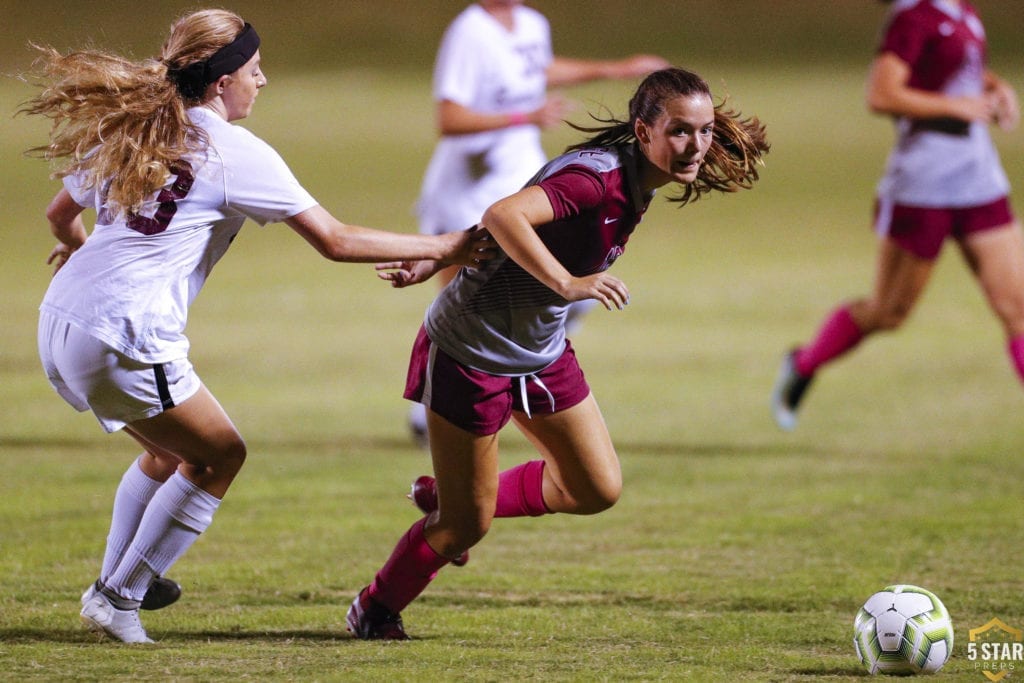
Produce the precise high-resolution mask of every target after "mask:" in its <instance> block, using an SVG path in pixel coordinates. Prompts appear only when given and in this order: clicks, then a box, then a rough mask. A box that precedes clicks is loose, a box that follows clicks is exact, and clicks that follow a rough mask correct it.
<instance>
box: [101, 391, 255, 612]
mask: <svg viewBox="0 0 1024 683" xmlns="http://www.w3.org/2000/svg"><path fill="white" fill-rule="evenodd" d="M125 430H126V431H127V432H128V433H129V434H130V435H131V436H133V437H134V438H135V439H136V440H137V441H138V442H139V443H140V444H141V445H142V446H143V447H144V448H145V449H146V451H147V452H148V453H150V454H153V455H154V460H155V461H157V462H161V463H167V462H169V461H171V459H172V458H176V459H180V461H181V464H180V465H179V466H178V468H177V470H176V471H175V472H174V473H173V474H171V475H170V476H169V477H168V479H167V481H166V482H165V483H164V484H163V485H162V486H160V487H159V489H158V490H157V491H156V493H155V494H154V495H153V498H152V500H151V501H150V504H149V505H147V506H146V510H145V513H144V514H143V516H142V519H141V521H140V523H139V527H138V530H137V531H136V533H135V536H134V538H133V539H132V541H131V544H130V545H129V547H128V549H127V550H126V551H125V553H124V556H123V557H122V559H121V561H120V562H119V563H118V565H117V567H116V569H114V571H113V572H112V573H111V575H110V577H109V578H108V579H107V580H106V581H105V584H106V586H105V590H104V592H105V593H107V594H108V596H111V597H113V598H114V604H115V606H118V605H120V606H122V607H132V606H133V605H137V604H138V603H140V602H141V600H142V598H143V596H144V595H145V593H146V590H147V589H148V588H149V585H150V583H151V582H152V580H153V579H154V577H156V576H159V575H162V574H163V573H164V572H166V570H167V569H168V568H170V566H171V565H172V564H174V562H175V561H176V560H177V559H178V558H179V557H180V556H181V555H182V554H183V553H184V552H185V551H186V550H187V549H188V548H189V547H191V545H192V544H193V543H194V542H195V541H196V539H197V538H198V537H199V535H200V534H201V533H202V532H204V531H205V530H206V529H207V527H208V526H209V525H210V523H211V521H212V519H213V515H214V513H215V512H216V510H217V508H218V506H219V505H220V499H221V498H222V497H223V496H224V494H225V492H226V491H227V489H228V486H229V485H230V484H231V481H232V480H233V479H234V477H235V475H237V474H238V471H239V470H240V469H241V467H242V463H243V462H244V461H245V455H246V451H245V443H244V442H243V441H242V437H241V436H240V435H239V433H238V431H237V430H236V429H235V426H234V424H233V423H232V422H231V419H230V418H229V417H228V416H227V414H226V413H225V412H224V409H223V408H222V407H221V406H220V404H219V403H218V402H217V400H216V399H215V398H214V397H213V395H212V394H211V393H210V392H209V390H208V389H207V388H206V387H205V386H202V385H200V387H199V390H198V391H197V392H196V393H195V394H193V395H192V396H191V397H190V398H188V399H187V400H185V401H184V402H182V403H181V404H180V405H177V406H175V407H173V408H170V409H168V410H165V411H163V412H161V413H159V414H158V415H156V416H154V417H151V418H147V419H144V420H138V421H136V422H132V423H131V424H129V425H128V426H127V427H125Z"/></svg>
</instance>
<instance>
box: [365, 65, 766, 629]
mask: <svg viewBox="0 0 1024 683" xmlns="http://www.w3.org/2000/svg"><path fill="white" fill-rule="evenodd" d="M601 123H603V124H605V125H602V126H599V127H596V128H581V129H580V130H583V131H585V132H588V133H591V136H590V138H589V139H588V140H586V141H585V142H582V143H580V144H577V145H573V146H572V147H570V148H569V149H568V150H567V151H566V153H565V154H563V155H562V156H560V157H558V158H556V159H554V160H553V161H551V162H550V163H549V164H547V165H545V166H544V167H543V168H542V169H541V170H540V171H539V172H538V173H537V174H536V175H535V176H534V178H533V179H532V180H530V181H529V182H528V184H527V186H526V187H525V188H523V189H522V190H521V191H519V192H517V193H515V194H513V195H511V196H510V197H507V198H505V199H502V200H499V201H498V202H497V203H495V204H493V205H492V206H491V207H490V208H489V209H487V211H486V212H485V213H484V216H483V225H485V226H487V228H488V229H489V230H490V231H491V234H492V236H493V237H494V239H495V240H496V241H497V243H498V245H499V246H500V253H499V255H498V256H497V257H496V258H495V259H493V260H491V261H488V262H487V263H486V264H484V265H482V266H481V267H480V268H474V269H468V268H463V269H461V270H460V271H459V272H458V274H457V275H456V277H455V279H454V280H453V281H452V282H451V284H449V285H448V286H447V287H446V288H445V289H444V290H443V291H442V292H441V294H440V295H439V296H438V297H437V298H436V299H435V300H434V303H433V304H432V305H431V306H430V308H429V310H428V311H427V315H426V320H425V322H424V325H423V328H422V329H421V330H420V333H419V335H418V337H417V339H416V342H415V344H414V346H413V352H412V358H411V361H410V364H409V373H408V377H407V381H406V391H405V397H406V398H408V399H410V400H413V401H418V402H421V403H423V404H424V405H426V406H427V416H428V420H427V424H428V425H429V430H430V431H429V437H430V438H429V442H430V451H431V457H432V459H433V464H434V477H429V476H425V477H421V478H419V479H418V480H417V481H416V482H415V484H414V485H413V492H412V496H411V497H412V499H413V502H415V503H416V505H417V506H418V507H419V508H420V509H421V510H422V511H423V512H424V513H426V514H425V516H424V517H423V518H422V519H420V520H419V521H417V522H416V523H415V524H413V526H412V527H411V528H410V529H409V530H408V531H407V532H406V533H405V534H404V535H403V536H402V538H401V540H400V541H399V542H398V544H397V545H396V546H395V549H394V551H393V552H392V554H391V556H390V557H389V558H388V560H387V562H386V563H385V564H384V566H383V567H382V568H381V569H380V571H378V572H377V574H376V576H375V577H374V579H373V582H372V583H371V584H370V585H369V586H368V587H367V588H365V589H363V590H362V591H361V592H360V594H359V595H358V596H357V597H356V598H355V600H354V601H353V603H352V607H351V608H350V609H349V612H348V616H347V623H348V628H349V630H350V631H351V632H352V633H353V634H354V635H355V636H356V637H358V638H363V639H381V640H388V639H391V640H404V639H406V638H408V636H407V635H406V634H405V630H404V627H403V624H402V619H401V616H400V613H401V611H402V610H403V609H404V608H405V607H406V606H407V605H408V604H409V603H410V602H412V601H413V600H414V599H415V598H416V596H418V595H419V594H420V593H421V592H423V590H424V589H426V587H427V585H428V584H429V583H430V581H431V580H432V579H433V578H434V576H435V575H436V574H437V572H438V571H439V570H440V569H441V568H442V567H444V566H445V565H446V564H448V563H449V562H452V563H460V564H464V563H465V561H466V560H467V557H466V552H467V550H468V549H469V548H470V547H471V546H473V545H475V544H476V543H477V542H479V541H480V539H481V538H482V537H483V536H484V534H485V533H487V531H488V529H489V528H490V525H491V522H492V520H493V518H495V517H521V516H527V515H529V516H536V515H544V514H549V513H555V512H562V513H569V514H578V515H589V514H596V513H599V512H601V511H602V510H606V509H608V508H609V507H611V506H612V505H613V504H614V503H615V502H616V500H618V497H619V494H620V491H621V489H622V473H621V470H620V467H619V460H618V456H617V455H616V453H615V447H614V446H613V445H612V440H611V437H610V436H609V434H608V429H607V427H606V425H605V422H604V418H603V417H602V415H601V411H600V409H599V408H598V406H597V401H596V400H595V399H594V397H593V395H592V394H591V393H590V388H589V386H588V385H587V381H586V379H585V378H584V376H583V372H582V370H581V369H580V366H579V364H578V363H577V361H576V355H575V353H574V352H573V349H572V346H571V344H570V343H569V341H568V339H567V338H566V329H565V328H566V316H567V314H568V309H569V306H570V304H571V303H572V302H574V301H582V300H585V299H593V300H596V301H598V302H599V303H601V304H603V305H604V306H605V307H606V308H609V309H613V308H618V309H621V308H622V307H623V306H625V305H626V304H627V303H628V301H629V290H628V289H627V287H626V285H625V284H624V283H623V282H622V281H621V280H619V279H618V278H616V277H614V276H612V275H610V274H609V273H608V272H607V270H608V268H609V267H610V266H611V265H612V263H613V262H614V261H615V260H616V259H618V258H619V257H620V256H621V255H622V254H623V252H624V251H625V247H626V242H627V241H628V240H629V239H630V237H631V236H632V235H633V234H634V231H635V229H636V228H637V224H638V223H639V222H640V219H641V218H642V216H643V214H644V212H645V211H646V210H647V207H648V205H649V203H650V201H651V199H652V198H653V196H654V192H655V190H656V189H657V188H659V187H663V186H665V185H668V184H670V183H677V184H679V185H681V186H682V188H683V191H682V195H681V196H680V197H678V198H676V199H677V200H678V201H681V202H683V203H685V202H687V201H693V200H696V199H697V198H699V197H700V196H702V195H703V194H705V193H706V192H711V191H721V192H733V191H736V190H739V189H741V188H749V187H750V186H751V185H752V184H753V182H754V181H755V180H756V179H757V177H758V171H757V165H758V163H759V162H760V160H761V158H762V156H763V155H764V154H765V153H766V152H767V151H768V143H767V141H766V140H765V135H764V128H763V127H762V126H761V124H760V123H759V122H758V121H757V119H744V118H742V117H741V116H740V115H739V114H737V113H735V112H731V111H726V110H723V109H722V108H721V105H719V106H717V107H716V106H715V105H714V104H713V103H712V97H711V91H710V89H709V88H708V85H707V83H705V82H704V80H703V79H701V78H700V77H699V76H697V75H696V74H693V73H691V72H689V71H685V70H683V69H672V68H670V69H663V70H659V71H656V72H654V73H652V74H650V75H649V76H648V77H647V78H646V79H644V81H643V82H642V83H641V84H640V86H639V88H638V90H637V92H636V94H635V95H634V96H633V98H632V100H631V101H630V105H629V119H628V120H626V121H619V120H615V119H612V120H607V121H605V120H601ZM437 267H439V266H438V264H432V263H430V262H426V261H424V262H420V263H419V264H397V263H391V264H382V265H381V266H380V268H381V270H382V276H383V277H384V278H385V279H390V280H391V281H392V283H393V284H395V285H396V286H405V285H408V284H412V283H415V282H419V281H422V280H423V279H424V278H425V277H427V276H429V275H430V274H432V273H433V272H434V270H435V269H436V268H437ZM394 268H397V270H392V269H394ZM509 420H514V421H515V424H516V426H517V427H518V428H519V429H520V430H521V431H522V432H523V433H524V434H525V435H526V436H527V438H528V439H529V440H530V441H531V443H533V444H534V445H535V446H536V448H537V450H538V451H539V453H540V456H541V457H540V458H539V459H537V460H533V461H530V462H526V463H523V464H521V465H518V466H516V467H513V468H511V469H508V470H505V471H503V472H499V471H498V432H499V431H500V430H501V429H502V428H503V427H504V426H505V425H506V424H507V423H508V422H509ZM435 477H436V479H435Z"/></svg>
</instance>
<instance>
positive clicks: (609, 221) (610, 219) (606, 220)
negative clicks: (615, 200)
mask: <svg viewBox="0 0 1024 683" xmlns="http://www.w3.org/2000/svg"><path fill="white" fill-rule="evenodd" d="M617 220H619V219H618V218H605V219H604V224H605V225H608V224H609V223H614V222H615V221H617Z"/></svg>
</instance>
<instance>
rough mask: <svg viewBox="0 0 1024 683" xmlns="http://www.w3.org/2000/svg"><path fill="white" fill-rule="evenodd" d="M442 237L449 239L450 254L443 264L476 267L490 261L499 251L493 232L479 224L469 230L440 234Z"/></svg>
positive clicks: (443, 260)
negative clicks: (492, 236)
mask: <svg viewBox="0 0 1024 683" xmlns="http://www.w3.org/2000/svg"><path fill="white" fill-rule="evenodd" d="M440 239H444V240H448V242H449V243H450V244H449V249H448V256H447V257H446V258H444V259H442V261H441V265H442V266H449V265H456V266H469V267H470V268H476V267H478V266H479V265H480V264H481V263H483V262H484V261H489V260H491V259H492V258H494V257H495V255H496V254H497V253H498V245H497V243H496V242H495V241H494V239H492V238H491V234H490V233H489V232H487V230H485V229H484V228H481V227H480V226H479V225H476V226H473V227H472V228H469V229H468V230H460V231H459V232H452V233H447V234H445V235H440Z"/></svg>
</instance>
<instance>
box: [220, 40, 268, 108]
mask: <svg viewBox="0 0 1024 683" xmlns="http://www.w3.org/2000/svg"><path fill="white" fill-rule="evenodd" d="M266 84H267V77H266V76H264V75H263V72H262V71H261V70H260V51H259V50H256V54H254V55H253V56H252V59H250V60H249V61H248V62H246V63H245V64H243V65H242V66H241V67H240V68H239V69H238V71H236V72H234V73H233V74H230V75H229V76H228V77H227V79H225V87H224V91H223V92H222V93H221V99H222V100H223V101H224V107H225V109H226V110H227V115H228V121H237V120H238V119H244V118H245V117H246V116H248V115H249V113H250V112H251V111H252V106H253V104H255V103H256V93H257V92H258V91H259V89H260V88H262V87H263V86H265V85H266Z"/></svg>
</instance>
